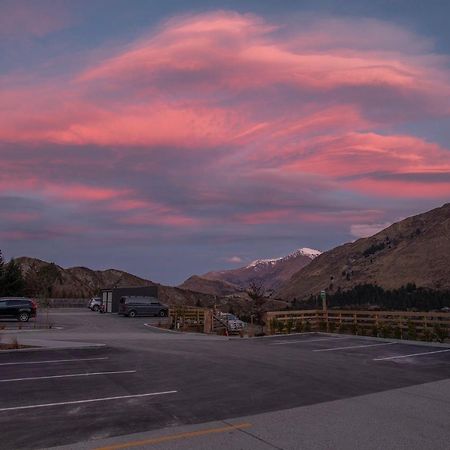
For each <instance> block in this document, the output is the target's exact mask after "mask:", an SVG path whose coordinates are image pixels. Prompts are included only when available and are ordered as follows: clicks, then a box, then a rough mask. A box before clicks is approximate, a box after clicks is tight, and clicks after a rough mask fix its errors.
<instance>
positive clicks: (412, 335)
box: [407, 321, 417, 341]
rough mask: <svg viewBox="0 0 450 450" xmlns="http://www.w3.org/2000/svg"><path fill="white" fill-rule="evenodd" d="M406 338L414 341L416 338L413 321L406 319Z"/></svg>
mask: <svg viewBox="0 0 450 450" xmlns="http://www.w3.org/2000/svg"><path fill="white" fill-rule="evenodd" d="M407 333H408V339H411V340H412V341H415V340H416V339H417V328H416V324H415V323H414V322H411V321H408V329H407Z"/></svg>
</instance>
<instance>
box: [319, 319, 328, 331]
mask: <svg viewBox="0 0 450 450" xmlns="http://www.w3.org/2000/svg"><path fill="white" fill-rule="evenodd" d="M319 330H320V331H326V330H327V323H326V322H325V321H324V320H321V321H320V322H319Z"/></svg>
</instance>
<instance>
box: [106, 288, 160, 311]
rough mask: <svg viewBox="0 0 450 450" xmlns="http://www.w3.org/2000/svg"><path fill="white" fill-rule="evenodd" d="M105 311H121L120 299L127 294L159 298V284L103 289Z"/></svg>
mask: <svg viewBox="0 0 450 450" xmlns="http://www.w3.org/2000/svg"><path fill="white" fill-rule="evenodd" d="M100 296H101V298H102V301H103V305H104V308H105V312H113V313H116V312H118V311H119V304H120V299H121V298H122V297H125V296H139V297H155V298H158V286H138V287H120V288H111V289H102V290H101V294H100Z"/></svg>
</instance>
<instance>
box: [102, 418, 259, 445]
mask: <svg viewBox="0 0 450 450" xmlns="http://www.w3.org/2000/svg"><path fill="white" fill-rule="evenodd" d="M251 426H252V424H251V423H240V424H238V425H230V426H226V427H221V428H209V429H204V430H198V431H191V432H188V433H180V434H169V435H168V436H161V437H158V438H152V439H144V440H142V441H131V442H124V443H122V444H112V445H108V446H106V447H98V448H96V449H94V450H118V449H123V448H131V447H139V446H142V445H152V444H160V443H162V442H167V441H176V440H178V439H187V438H192V437H196V436H205V435H208V434H216V433H226V432H227V431H233V430H242V429H244V428H250V427H251Z"/></svg>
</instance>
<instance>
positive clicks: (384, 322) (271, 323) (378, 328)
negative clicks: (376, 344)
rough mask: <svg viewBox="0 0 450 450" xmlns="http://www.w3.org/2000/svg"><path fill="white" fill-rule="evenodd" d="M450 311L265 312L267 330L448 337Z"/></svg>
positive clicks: (418, 337) (407, 337) (419, 337)
mask: <svg viewBox="0 0 450 450" xmlns="http://www.w3.org/2000/svg"><path fill="white" fill-rule="evenodd" d="M449 330H450V313H445V312H442V313H438V312H409V311H347V310H328V311H327V310H318V309H317V310H303V311H272V312H268V313H266V331H267V333H268V334H285V333H293V332H296V333H298V332H303V331H328V332H339V333H351V334H356V335H361V336H378V337H386V338H397V339H412V340H415V339H420V340H425V341H433V340H435V341H439V342H444V341H446V340H448V339H449Z"/></svg>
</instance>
